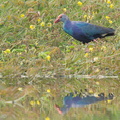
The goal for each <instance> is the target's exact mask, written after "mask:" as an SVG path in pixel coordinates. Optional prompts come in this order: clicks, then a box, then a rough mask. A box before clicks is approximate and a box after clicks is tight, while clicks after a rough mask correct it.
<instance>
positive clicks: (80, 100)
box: [55, 93, 114, 114]
mask: <svg viewBox="0 0 120 120" xmlns="http://www.w3.org/2000/svg"><path fill="white" fill-rule="evenodd" d="M113 98H114V95H113V94H112V93H109V95H108V97H105V96H104V93H100V94H98V95H97V96H95V95H89V94H88V95H86V96H85V94H84V96H83V95H82V93H81V94H80V95H79V94H78V95H76V96H74V94H73V93H70V94H69V95H67V96H65V97H64V99H63V107H59V106H58V105H55V108H56V110H57V111H58V113H59V114H65V113H67V112H68V111H69V110H70V108H78V107H84V106H86V105H90V104H94V103H96V102H99V101H104V100H112V99H113Z"/></svg>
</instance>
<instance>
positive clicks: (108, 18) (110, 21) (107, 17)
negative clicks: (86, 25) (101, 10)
mask: <svg viewBox="0 0 120 120" xmlns="http://www.w3.org/2000/svg"><path fill="white" fill-rule="evenodd" d="M105 18H106V20H107V21H108V22H109V23H110V24H112V23H113V21H112V20H111V19H110V17H109V16H106V17H105Z"/></svg>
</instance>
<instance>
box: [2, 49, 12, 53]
mask: <svg viewBox="0 0 120 120" xmlns="http://www.w3.org/2000/svg"><path fill="white" fill-rule="evenodd" d="M3 52H4V53H5V54H8V53H10V52H11V51H10V49H6V50H5V51H3Z"/></svg>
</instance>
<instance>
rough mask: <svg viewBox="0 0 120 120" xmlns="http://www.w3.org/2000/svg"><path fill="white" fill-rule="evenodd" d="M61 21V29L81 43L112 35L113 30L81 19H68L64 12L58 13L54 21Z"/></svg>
mask: <svg viewBox="0 0 120 120" xmlns="http://www.w3.org/2000/svg"><path fill="white" fill-rule="evenodd" d="M60 21H62V22H63V30H64V31H65V32H66V33H68V34H69V35H71V36H72V37H73V38H75V39H76V40H78V41H81V42H82V43H83V44H85V43H89V42H91V41H94V40H95V39H97V38H104V37H106V36H113V35H114V34H115V30H114V29H112V28H106V27H101V26H97V25H94V24H90V23H87V22H81V21H70V20H69V18H68V17H67V16H66V15H65V14H60V15H59V16H58V17H57V18H56V20H55V21H54V23H58V22H60Z"/></svg>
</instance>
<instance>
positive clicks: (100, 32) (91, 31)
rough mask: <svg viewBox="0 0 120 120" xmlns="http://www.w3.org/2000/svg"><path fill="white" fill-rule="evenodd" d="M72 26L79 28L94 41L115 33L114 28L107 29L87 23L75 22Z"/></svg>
mask: <svg viewBox="0 0 120 120" xmlns="http://www.w3.org/2000/svg"><path fill="white" fill-rule="evenodd" d="M72 24H73V25H74V26H76V27H77V28H79V29H80V30H81V31H82V32H83V33H84V34H85V35H86V36H88V37H93V39H94V38H95V37H100V36H101V37H102V36H103V37H104V36H105V35H106V34H108V33H113V32H114V29H112V28H105V27H101V26H97V25H94V24H90V23H86V22H80V21H73V22H72ZM74 28H75V27H74Z"/></svg>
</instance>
